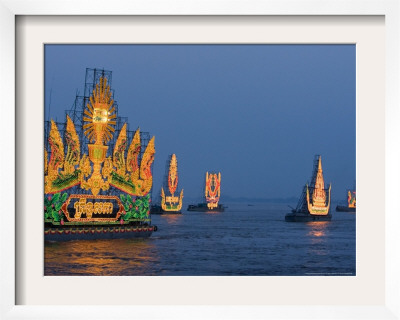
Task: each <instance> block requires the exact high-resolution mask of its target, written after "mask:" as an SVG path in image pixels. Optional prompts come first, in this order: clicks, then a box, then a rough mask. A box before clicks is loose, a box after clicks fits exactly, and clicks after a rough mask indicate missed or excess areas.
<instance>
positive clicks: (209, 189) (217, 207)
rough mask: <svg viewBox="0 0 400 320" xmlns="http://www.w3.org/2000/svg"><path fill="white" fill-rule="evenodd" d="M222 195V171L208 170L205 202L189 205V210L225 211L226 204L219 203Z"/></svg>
mask: <svg viewBox="0 0 400 320" xmlns="http://www.w3.org/2000/svg"><path fill="white" fill-rule="evenodd" d="M220 196H221V173H220V172H219V173H210V174H209V173H208V172H206V186H205V202H203V203H199V204H197V205H193V204H191V205H189V206H188V208H187V210H188V211H199V212H223V211H224V210H225V209H224V206H223V205H222V204H219V203H218V202H219V198H220Z"/></svg>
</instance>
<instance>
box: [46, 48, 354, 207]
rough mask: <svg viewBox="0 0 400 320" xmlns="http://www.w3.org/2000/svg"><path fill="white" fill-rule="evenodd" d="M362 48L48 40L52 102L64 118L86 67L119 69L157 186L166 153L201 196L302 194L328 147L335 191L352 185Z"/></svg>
mask: <svg viewBox="0 0 400 320" xmlns="http://www.w3.org/2000/svg"><path fill="white" fill-rule="evenodd" d="M355 54H356V49H355V45H46V46H45V105H46V114H45V117H46V119H47V118H48V114H47V112H48V106H49V103H50V99H49V97H50V90H51V107H50V118H52V119H57V120H58V121H63V120H65V118H64V117H65V112H64V111H65V110H66V109H70V108H71V106H72V104H73V102H74V99H75V95H76V93H77V90H79V92H80V93H81V94H82V93H83V89H84V80H85V71H86V68H104V69H105V70H110V71H112V72H113V75H112V89H114V91H115V100H116V101H117V102H118V106H119V115H120V116H127V117H128V118H129V123H130V128H131V129H134V128H137V127H140V128H141V130H142V131H148V132H150V134H151V135H152V136H153V135H154V136H155V146H156V156H155V163H154V172H153V174H154V191H158V190H159V189H160V186H161V183H162V179H163V175H164V170H165V162H166V160H167V157H168V155H169V154H172V153H175V154H176V155H177V158H178V170H179V189H180V188H184V190H185V191H184V192H185V196H186V197H197V198H199V199H200V198H201V196H202V195H203V189H202V188H203V185H204V179H205V172H206V171H220V172H221V175H222V184H221V190H222V194H221V199H222V200H223V196H224V195H229V196H232V197H239V196H244V197H257V198H277V197H279V198H280V197H282V198H286V197H292V196H294V197H298V196H299V195H300V192H301V189H302V186H303V185H304V183H305V182H306V181H307V180H309V179H310V175H311V171H312V161H313V157H314V155H315V154H321V155H322V165H323V169H324V177H325V182H326V183H329V182H332V197H333V198H334V199H343V200H344V199H345V192H346V189H347V188H352V187H353V186H354V184H355V151H356V150H355V148H356V137H355V132H356V129H355V122H356V119H355V117H356V108H355V85H356V83H355V79H356V76H355V68H356V64H355V62H356V57H355Z"/></svg>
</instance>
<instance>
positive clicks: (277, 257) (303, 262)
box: [44, 204, 356, 276]
mask: <svg viewBox="0 0 400 320" xmlns="http://www.w3.org/2000/svg"><path fill="white" fill-rule="evenodd" d="M288 209H289V208H288V207H287V205H283V204H255V205H254V206H248V205H247V204H228V209H226V211H225V212H222V213H204V212H184V213H183V214H182V215H161V216H158V215H153V216H152V224H154V225H157V226H158V231H157V232H155V233H153V234H152V236H151V237H150V238H148V239H143V240H137V239H136V240H134V239H133V240H95V241H69V242H60V243H57V242H46V243H45V270H44V273H45V275H109V276H111V275H113V276H116V275H123V276H132V275H152V276H155V275H160V276H162V275H177V276H183V275H259V276H261V275H266V276H267V275H272V276H277V275H285V276H291V275H349V276H352V275H355V272H356V246H355V238H356V233H355V232H356V231H355V230H356V223H355V217H356V214H354V213H348V212H334V211H333V212H332V214H333V218H332V221H330V222H309V223H301V222H298V223H295V222H285V221H284V216H285V213H287V212H288V211H289V210H288Z"/></svg>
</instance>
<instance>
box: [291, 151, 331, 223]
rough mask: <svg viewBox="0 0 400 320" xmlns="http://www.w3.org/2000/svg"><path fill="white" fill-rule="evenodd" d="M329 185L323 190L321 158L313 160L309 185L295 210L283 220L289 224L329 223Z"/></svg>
mask: <svg viewBox="0 0 400 320" xmlns="http://www.w3.org/2000/svg"><path fill="white" fill-rule="evenodd" d="M330 203H331V185H329V187H328V188H325V185H324V176H323V174H322V163H321V156H319V155H317V156H315V158H314V168H313V174H312V176H311V184H310V186H308V185H307V184H306V185H305V186H304V188H303V192H302V194H301V197H300V199H299V202H298V204H297V207H296V209H293V210H292V212H290V213H288V214H286V216H285V220H286V221H289V222H308V221H330V220H331V219H332V215H331V213H330Z"/></svg>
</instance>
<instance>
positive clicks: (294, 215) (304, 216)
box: [285, 212, 332, 222]
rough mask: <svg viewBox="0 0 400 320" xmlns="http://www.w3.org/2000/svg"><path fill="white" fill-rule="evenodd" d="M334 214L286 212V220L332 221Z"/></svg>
mask: <svg viewBox="0 0 400 320" xmlns="http://www.w3.org/2000/svg"><path fill="white" fill-rule="evenodd" d="M331 220H332V215H331V214H330V213H328V214H327V215H313V214H309V213H302V212H291V213H288V214H286V216H285V221H287V222H313V221H331Z"/></svg>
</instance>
